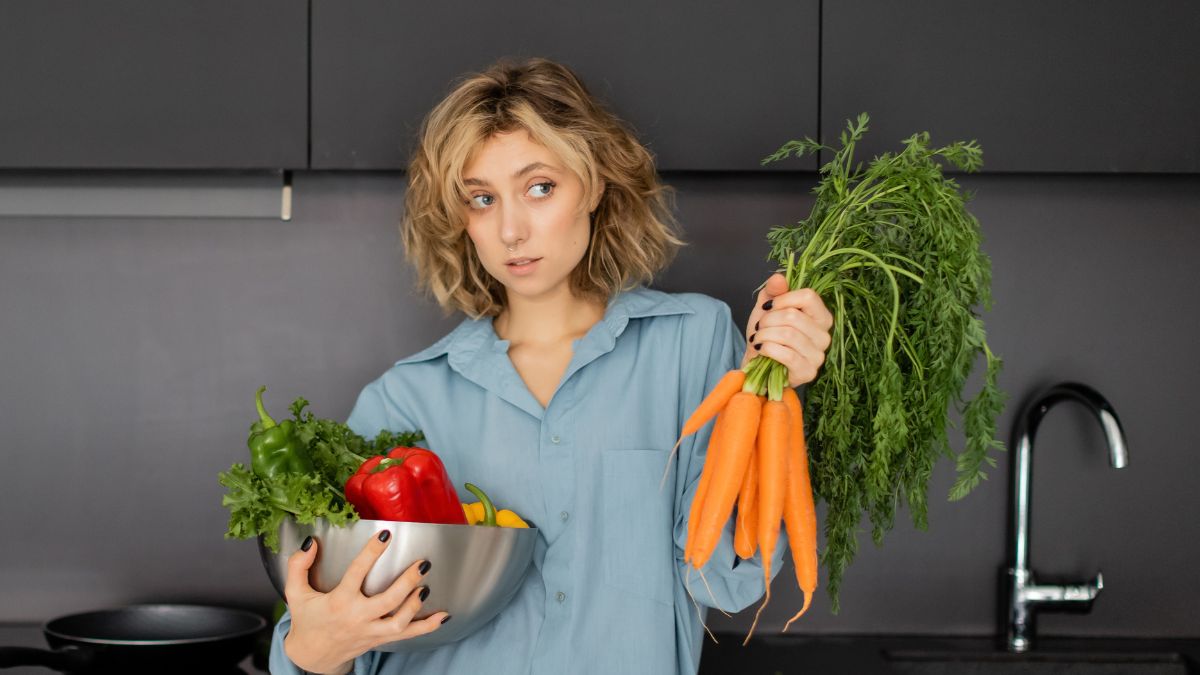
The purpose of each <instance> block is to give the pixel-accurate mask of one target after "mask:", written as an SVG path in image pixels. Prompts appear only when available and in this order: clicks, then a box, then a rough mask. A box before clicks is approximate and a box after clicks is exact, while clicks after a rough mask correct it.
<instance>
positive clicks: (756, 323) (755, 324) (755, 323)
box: [754, 321, 759, 330]
mask: <svg viewBox="0 0 1200 675" xmlns="http://www.w3.org/2000/svg"><path fill="white" fill-rule="evenodd" d="M758 324H759V322H758V321H755V322H754V330H758Z"/></svg>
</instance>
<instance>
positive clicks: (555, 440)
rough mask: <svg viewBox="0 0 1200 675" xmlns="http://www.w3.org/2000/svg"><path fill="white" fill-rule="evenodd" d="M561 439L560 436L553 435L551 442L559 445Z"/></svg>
mask: <svg viewBox="0 0 1200 675" xmlns="http://www.w3.org/2000/svg"><path fill="white" fill-rule="evenodd" d="M560 440H561V439H560V438H559V437H558V436H551V437H550V442H551V443H553V444H555V445H558V442H559V441H560Z"/></svg>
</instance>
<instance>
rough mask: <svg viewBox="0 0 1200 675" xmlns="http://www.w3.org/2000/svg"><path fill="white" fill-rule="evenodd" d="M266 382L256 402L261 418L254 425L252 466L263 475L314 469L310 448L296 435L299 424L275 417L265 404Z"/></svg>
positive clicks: (251, 444) (251, 452)
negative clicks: (274, 418)
mask: <svg viewBox="0 0 1200 675" xmlns="http://www.w3.org/2000/svg"><path fill="white" fill-rule="evenodd" d="M266 390H267V388H266V386H265V385H264V386H262V387H259V388H258V393H257V394H255V395H254V402H255V404H256V405H257V406H258V416H259V420H258V421H257V422H255V423H254V424H253V425H251V427H250V438H249V439H248V440H247V441H246V444H247V445H249V446H250V466H251V468H253V469H254V473H256V474H258V475H259V476H260V477H262V478H272V477H274V476H276V475H278V474H282V473H311V472H312V470H313V463H312V458H310V457H309V456H308V448H306V447H305V446H304V444H303V443H302V442H301V441H300V439H299V438H297V437H296V434H295V424H294V423H293V422H292V420H284V421H282V422H279V423H278V424H276V422H275V420H273V419H271V416H270V415H268V414H267V411H266V410H265V409H264V408H263V402H262V395H263V392H264V391H266Z"/></svg>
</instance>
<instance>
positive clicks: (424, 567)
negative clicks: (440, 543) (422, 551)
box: [417, 560, 433, 576]
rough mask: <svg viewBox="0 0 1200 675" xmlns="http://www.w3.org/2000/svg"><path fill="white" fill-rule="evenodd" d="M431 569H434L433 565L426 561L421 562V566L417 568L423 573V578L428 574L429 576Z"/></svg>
mask: <svg viewBox="0 0 1200 675" xmlns="http://www.w3.org/2000/svg"><path fill="white" fill-rule="evenodd" d="M430 567H433V563H431V562H429V561H428V560H425V561H422V562H421V566H420V567H418V568H417V571H418V572H420V573H421V576H425V575H426V574H429V568H430Z"/></svg>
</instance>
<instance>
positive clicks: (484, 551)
mask: <svg viewBox="0 0 1200 675" xmlns="http://www.w3.org/2000/svg"><path fill="white" fill-rule="evenodd" d="M381 530H390V531H391V533H392V538H391V541H390V543H389V544H388V547H387V549H386V550H385V551H384V553H383V556H382V557H380V558H379V560H378V561H377V562H376V563H375V566H374V567H373V568H372V569H371V571H370V572H369V573H368V574H367V579H366V581H365V582H364V583H363V593H365V594H366V595H375V594H376V593H379V592H381V591H383V590H384V589H386V588H387V587H388V586H390V585H391V583H392V582H393V581H395V580H396V578H397V577H399V576H400V575H401V574H402V573H404V571H405V570H407V569H408V568H409V567H410V566H411V565H412V564H413V563H414V562H416V561H418V560H428V561H429V562H430V564H431V565H432V566H431V567H430V570H429V573H428V574H427V575H426V576H425V578H424V580H423V583H424V585H425V586H428V588H429V596H428V597H427V598H426V599H425V602H424V603H422V604H423V608H424V610H423V614H421V615H419V616H418V618H419V617H420V616H428V615H429V614H433V613H434V612H437V611H441V610H445V611H447V612H449V613H450V616H452V617H454V620H453V621H448V622H447V623H446V624H444V625H443V626H441V627H440V628H438V629H437V630H435V631H434V632H432V633H430V634H428V635H422V636H420V637H416V638H412V639H409V640H400V641H397V642H390V643H388V644H386V645H383V646H381V647H378V649H379V650H381V651H387V652H402V651H413V650H417V649H427V648H429V647H436V646H439V645H444V644H448V643H451V642H455V641H457V640H461V639H462V638H464V637H466V636H468V635H470V634H471V633H473V632H475V631H476V630H478V629H479V628H480V627H482V626H483V625H484V624H486V623H487V622H488V621H490V620H491V619H492V618H493V617H495V616H496V614H498V613H499V612H500V610H501V609H503V608H504V606H505V605H506V604H508V601H509V600H511V599H512V596H513V594H514V593H516V592H517V589H518V588H519V587H520V585H521V582H522V580H523V579H524V578H525V575H526V574H528V572H529V568H530V566H531V565H530V563H531V562H533V548H534V543H535V542H536V541H537V536H538V534H537V529H536V528H533V527H530V528H529V529H524V528H507V527H481V526H477V525H474V526H473V525H440V524H436V523H398V522H394V521H390V520H360V521H358V522H357V523H354V524H353V525H350V526H349V527H334V526H331V525H330V524H329V523H327V522H325V521H324V520H318V521H317V523H315V524H313V525H300V524H298V523H296V522H295V521H293V520H292V519H290V518H289V519H287V520H285V521H284V522H283V524H282V525H281V526H280V528H279V553H272V552H271V551H270V549H268V548H267V547H266V546H264V545H263V542H262V539H261V538H260V539H259V542H258V547H259V552H260V553H261V554H262V560H263V565H264V566H266V568H267V574H268V575H269V576H270V577H271V583H273V584H274V585H275V590H277V591H279V594H280V595H281V596H282V595H283V588H284V583H285V581H286V579H287V561H288V557H289V556H291V554H292V553H294V552H295V551H296V549H298V548H300V544H301V543H303V542H304V538H305V537H307V536H309V535H312V537H313V538H314V539H316V540H317V544H318V547H317V560H316V562H315V563H314V564H313V568H312V570H311V571H310V574H309V582H310V583H311V584H312V586H313V588H315V589H317V590H318V591H322V592H328V591H331V590H333V588H334V587H335V586H337V584H338V583H339V582H340V581H341V579H342V575H343V574H345V572H346V568H347V567H349V566H350V561H351V560H353V559H354V557H355V556H357V555H358V554H359V552H360V551H362V548H363V546H365V545H366V543H367V542H368V541H370V539H371V537H374V536H376V535H378V534H379V532H380V531H381Z"/></svg>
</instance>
